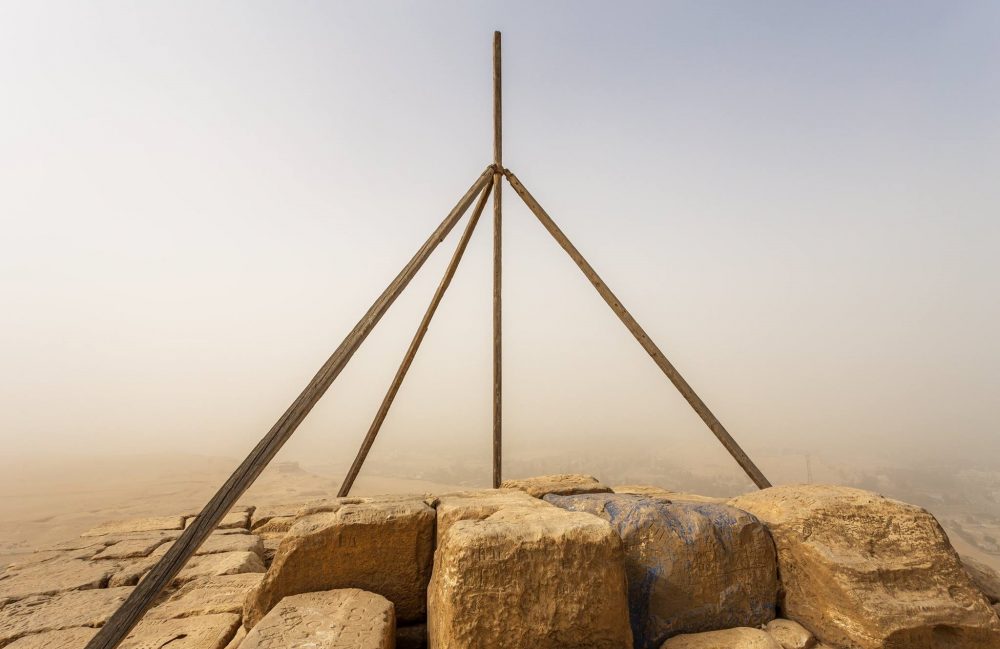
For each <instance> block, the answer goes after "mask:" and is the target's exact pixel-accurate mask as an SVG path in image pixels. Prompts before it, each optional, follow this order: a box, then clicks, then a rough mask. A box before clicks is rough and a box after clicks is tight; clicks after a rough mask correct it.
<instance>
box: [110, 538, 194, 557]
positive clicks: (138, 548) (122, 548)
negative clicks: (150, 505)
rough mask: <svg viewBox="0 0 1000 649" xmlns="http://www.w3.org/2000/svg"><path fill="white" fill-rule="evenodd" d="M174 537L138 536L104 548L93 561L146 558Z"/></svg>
mask: <svg viewBox="0 0 1000 649" xmlns="http://www.w3.org/2000/svg"><path fill="white" fill-rule="evenodd" d="M175 538H176V536H174V535H170V534H162V535H156V536H138V537H136V538H133V539H123V540H121V541H119V542H117V543H114V544H112V545H109V546H107V547H105V548H104V549H103V550H101V551H100V552H98V553H97V554H95V555H94V556H93V558H94V559H138V558H141V557H148V556H149V555H150V554H151V553H152V552H153V550H155V549H156V548H158V547H160V546H161V545H163V544H164V543H169V542H170V541H172V540H173V539H175Z"/></svg>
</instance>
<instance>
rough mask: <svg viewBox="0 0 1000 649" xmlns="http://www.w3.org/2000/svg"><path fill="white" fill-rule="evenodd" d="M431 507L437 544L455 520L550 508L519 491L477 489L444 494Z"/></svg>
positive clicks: (477, 518)
mask: <svg viewBox="0 0 1000 649" xmlns="http://www.w3.org/2000/svg"><path fill="white" fill-rule="evenodd" d="M430 504H431V506H432V507H434V509H435V510H436V511H437V541H438V543H439V544H440V543H441V539H442V538H443V537H444V534H445V532H447V531H448V529H449V528H450V527H451V526H452V525H453V524H455V523H457V522H458V521H464V520H482V519H484V518H486V517H487V516H490V515H492V514H495V513H496V512H498V511H500V510H501V509H509V508H511V507H522V508H524V507H527V508H539V507H541V508H545V507H550V505H547V504H546V503H544V502H542V501H541V500H539V499H538V498H534V497H532V496H529V495H528V494H526V493H524V492H523V491H520V490H518V489H499V490H497V489H478V490H474V491H461V492H458V493H452V494H445V495H442V496H439V497H437V498H434V499H432V500H431V501H430Z"/></svg>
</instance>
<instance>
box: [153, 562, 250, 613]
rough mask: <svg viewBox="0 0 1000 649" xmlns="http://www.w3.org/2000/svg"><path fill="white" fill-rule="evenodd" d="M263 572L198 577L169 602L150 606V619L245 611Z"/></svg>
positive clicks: (182, 587) (184, 586)
mask: <svg viewBox="0 0 1000 649" xmlns="http://www.w3.org/2000/svg"><path fill="white" fill-rule="evenodd" d="M263 576H264V575H263V573H259V572H257V573H244V574H238V575H223V576H221V577H208V578H206V579H195V580H193V581H189V582H188V583H186V584H184V585H183V586H181V587H180V588H179V589H178V590H177V592H175V593H174V594H173V595H171V596H170V599H168V600H167V601H166V602H164V603H162V604H160V605H159V606H156V607H154V608H152V609H150V611H149V613H147V616H148V617H149V618H150V619H169V618H176V617H189V616H191V615H212V614H214V613H237V614H242V612H243V600H244V599H246V595H247V593H248V592H249V591H250V590H251V589H253V588H254V587H255V586H257V584H258V583H260V580H261V578H262V577H263Z"/></svg>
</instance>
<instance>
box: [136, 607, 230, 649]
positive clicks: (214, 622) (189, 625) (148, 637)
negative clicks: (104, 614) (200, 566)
mask: <svg viewBox="0 0 1000 649" xmlns="http://www.w3.org/2000/svg"><path fill="white" fill-rule="evenodd" d="M239 626H240V616H239V615H232V614H229V613H222V614H219V615H196V616H194V617H186V618H181V619H174V620H146V619H144V620H142V621H141V622H139V624H138V625H137V626H136V627H135V628H134V629H132V633H130V634H129V635H128V636H127V637H126V638H125V640H123V641H122V643H121V644H120V645H118V648H119V649H225V647H226V645H227V644H229V641H230V640H231V639H232V638H233V636H234V635H235V634H236V629H237V628H239Z"/></svg>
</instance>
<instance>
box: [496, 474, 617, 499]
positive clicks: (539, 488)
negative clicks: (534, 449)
mask: <svg viewBox="0 0 1000 649" xmlns="http://www.w3.org/2000/svg"><path fill="white" fill-rule="evenodd" d="M500 486H501V487H503V488H504V489H518V490H520V491H523V492H525V493H527V494H529V495H532V496H534V497H535V498H541V497H543V496H545V495H546V494H558V495H560V496H571V495H573V494H595V493H608V492H610V491H611V489H609V488H608V487H605V486H604V485H602V484H601V483H600V482H598V480H597V478H595V477H594V476H592V475H582V474H576V473H560V474H556V475H543V476H538V477H535V478H524V479H521V480H504V481H503V483H502V484H501V485H500Z"/></svg>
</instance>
